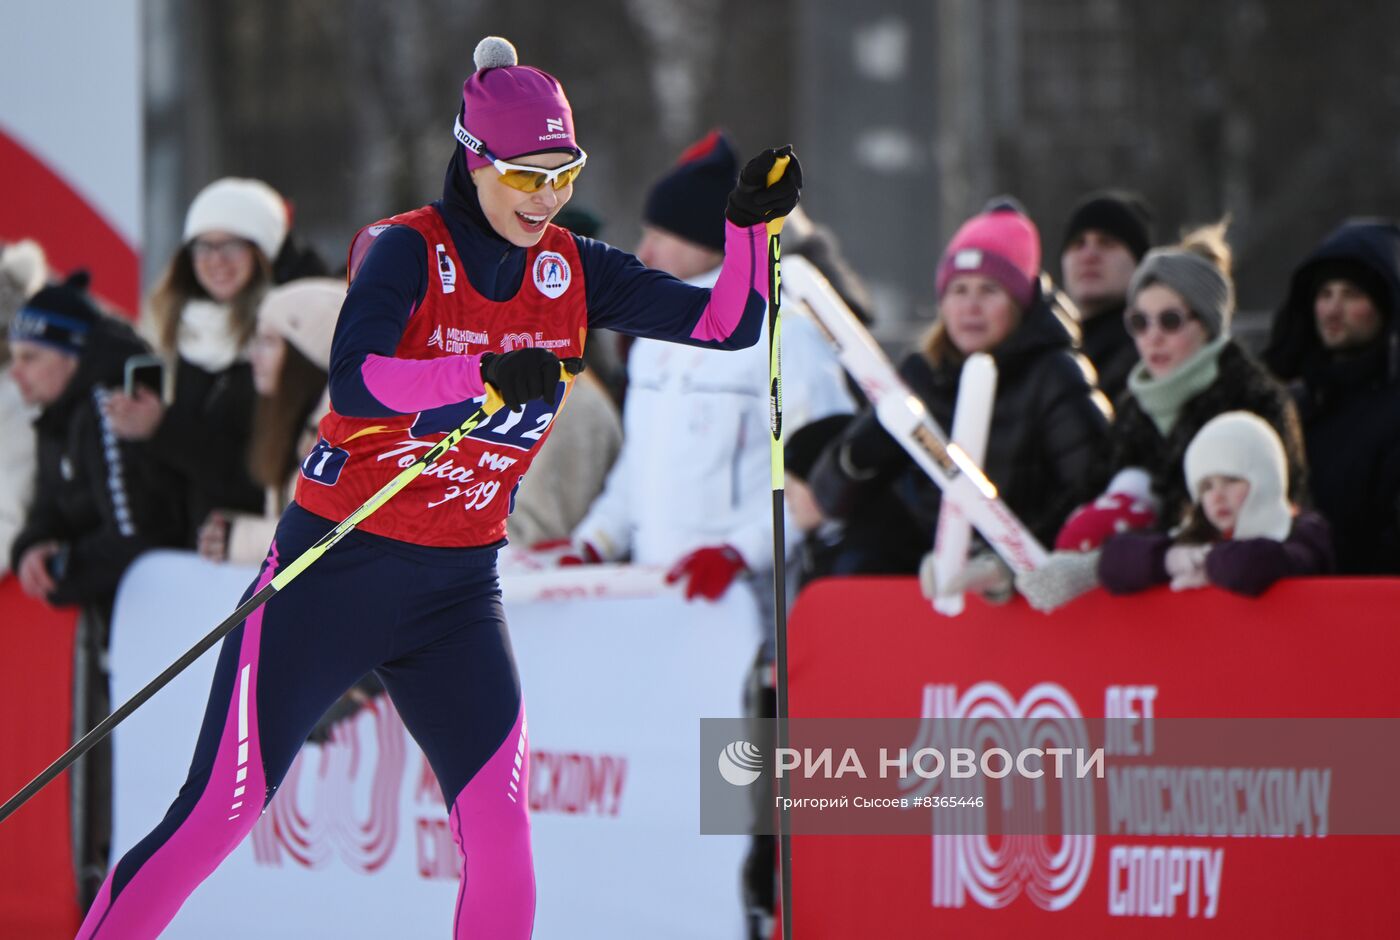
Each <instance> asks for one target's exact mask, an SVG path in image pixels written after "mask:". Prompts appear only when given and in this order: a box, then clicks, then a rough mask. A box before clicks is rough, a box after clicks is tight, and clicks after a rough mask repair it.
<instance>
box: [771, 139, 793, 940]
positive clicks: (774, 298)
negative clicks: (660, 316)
mask: <svg viewBox="0 0 1400 940" xmlns="http://www.w3.org/2000/svg"><path fill="white" fill-rule="evenodd" d="M791 160H792V158H791V157H788V156H780V157H778V158H777V159H776V160H774V161H773V167H772V169H770V170H769V171H768V185H769V186H772V185H773V184H775V183H777V182H778V180H780V179H782V178H783V173H784V172H785V171H786V170H787V165H788V163H789V162H791ZM785 221H787V216H780V217H778V218H776V219H773V220H772V221H771V222H769V223H768V426H769V430H770V431H771V432H772V442H771V451H770V455H771V456H770V458H769V466H770V469H771V471H772V477H773V616H774V625H775V628H776V640H777V657H778V663H777V666H778V670H777V672H778V674H777V677H776V679H775V684H776V685H777V693H778V695H777V698H778V747H779V748H782V749H783V750H784V751H785V750H786V749H787V746H788V731H787V720H788V649H787V537H786V532H785V531H784V527H783V476H784V469H783V356H782V333H783V314H782V304H781V290H782V283H783V275H782V256H783V249H782V240H781V238H780V237H779V236H780V235H781V234H782V231H783V223H784V222H785ZM778 787H779V793H780V795H781V796H782V809H781V811H780V813H779V823H778V865H779V867H780V869H781V875H780V884H779V889H778V901H779V905H780V906H781V908H782V912H783V940H792V832H791V829H792V813H791V812H790V811H789V810H788V807H789V806H791V805H792V800H791V797H792V784H791V783H790V782H789V780H788V778H787V775H786V774H784V775H783V776H782V777H780V778H779V784H778Z"/></svg>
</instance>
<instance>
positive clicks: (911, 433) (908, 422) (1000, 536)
mask: <svg viewBox="0 0 1400 940" xmlns="http://www.w3.org/2000/svg"><path fill="white" fill-rule="evenodd" d="M782 289H783V302H784V304H788V303H791V304H792V305H793V306H794V307H801V308H802V309H804V310H806V312H807V314H808V315H809V316H810V317H811V318H812V322H814V323H815V324H817V326H818V328H819V329H820V330H821V331H822V333H823V334H824V335H825V336H826V338H827V340H828V341H829V342H830V343H831V345H832V347H833V348H834V349H835V350H836V355H837V357H838V358H839V359H840V360H841V365H842V366H843V367H844V368H845V369H846V371H847V372H849V373H850V375H851V377H852V378H853V379H855V381H856V383H857V384H858V385H859V386H860V387H861V390H862V391H864V392H865V396H866V397H867V398H868V399H870V402H871V404H872V405H873V406H874V408H875V415H876V417H878V418H879V420H880V423H881V424H882V425H884V427H885V430H886V431H888V432H889V434H890V436H891V437H893V438H894V439H895V440H896V441H899V443H900V445H901V446H903V448H904V449H905V450H906V451H908V452H909V456H911V457H913V458H914V462H915V463H917V464H918V465H919V467H920V468H921V469H922V470H923V471H924V472H925V473H927V474H928V475H929V477H930V478H931V479H932V480H933V482H934V483H936V484H937V485H938V488H939V489H941V490H942V491H943V498H944V500H946V501H949V502H952V503H953V504H954V505H956V506H957V507H958V508H959V509H960V510H961V511H962V512H963V514H964V515H965V516H966V517H967V520H968V521H969V522H971V523H972V525H973V526H974V527H975V528H976V529H977V531H978V532H981V533H982V537H983V538H985V539H986V540H987V541H988V543H990V544H991V546H992V548H993V549H995V550H996V553H997V554H998V555H1000V556H1001V558H1002V560H1003V561H1005V562H1006V563H1007V565H1009V566H1010V568H1011V570H1012V571H1014V572H1017V573H1020V572H1023V571H1032V570H1034V569H1035V568H1038V567H1040V565H1042V564H1043V563H1044V562H1045V558H1046V553H1045V549H1044V547H1042V546H1041V544H1040V543H1039V542H1038V541H1036V538H1035V536H1033V535H1032V534H1031V533H1030V531H1029V530H1028V529H1027V528H1026V527H1025V525H1024V524H1023V523H1022V522H1021V520H1020V519H1018V518H1017V517H1016V514H1015V513H1014V512H1012V511H1011V509H1010V508H1009V507H1008V506H1007V505H1006V504H1005V503H1004V502H1002V500H1001V498H1000V496H998V494H997V488H996V485H995V484H994V483H992V481H991V480H989V479H987V475H986V474H985V473H983V472H982V469H981V468H980V467H978V466H977V464H976V463H975V462H974V461H973V460H972V459H971V458H970V457H968V456H967V454H965V453H964V452H963V450H962V448H960V447H958V446H957V445H956V444H950V443H949V441H948V436H947V435H946V434H944V433H943V429H942V428H940V427H939V426H938V423H937V422H936V421H934V420H933V418H932V417H931V416H930V415H929V413H928V409H927V408H925V407H924V403H923V402H922V401H921V400H920V399H919V397H918V396H917V395H915V394H914V393H913V392H911V391H910V390H909V387H908V386H906V385H905V384H904V381H903V380H902V379H900V377H899V374H898V373H897V372H895V369H894V366H893V365H892V364H891V363H890V360H889V359H888V357H886V356H885V354H884V352H883V351H882V350H881V349H880V347H879V346H878V345H877V344H876V343H875V340H874V338H873V337H871V335H870V333H869V331H867V330H866V329H865V327H864V326H862V325H861V322H860V321H859V320H858V319H856V316H855V314H853V313H852V312H851V310H850V308H849V307H847V306H846V304H845V303H844V302H843V301H842V300H841V297H840V295H839V294H837V293H836V291H835V290H834V289H833V288H832V287H831V285H830V284H829V283H828V282H827V280H826V278H825V277H823V276H822V275H821V272H819V271H817V269H816V268H815V267H813V266H812V265H811V263H810V262H808V261H806V260H805V259H804V258H802V257H801V256H797V255H793V256H790V257H787V258H784V259H783V286H782Z"/></svg>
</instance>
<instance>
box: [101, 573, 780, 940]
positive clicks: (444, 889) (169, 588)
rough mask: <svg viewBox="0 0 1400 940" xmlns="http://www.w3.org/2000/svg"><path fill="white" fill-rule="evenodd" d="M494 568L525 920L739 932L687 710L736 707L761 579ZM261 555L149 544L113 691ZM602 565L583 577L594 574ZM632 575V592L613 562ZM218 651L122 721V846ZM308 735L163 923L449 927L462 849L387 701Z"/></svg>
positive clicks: (183, 749) (123, 603)
mask: <svg viewBox="0 0 1400 940" xmlns="http://www.w3.org/2000/svg"><path fill="white" fill-rule="evenodd" d="M609 567H610V566H599V567H598V568H596V569H591V574H589V575H584V574H572V573H571V574H569V575H568V576H567V578H569V579H572V580H571V581H570V582H569V583H570V584H571V585H572V586H573V587H572V588H571V589H570V591H568V592H564V593H566V594H572V595H578V596H585V595H586V596H588V597H589V598H590V599H588V600H580V601H537V602H527V603H518V602H512V600H511V598H512V595H516V596H521V595H524V596H559V592H558V591H557V587H558V585H552V586H550V587H549V588H548V589H545V590H534V589H532V588H531V587H530V583H529V580H528V579H529V577H530V576H529V575H522V576H519V577H512V578H507V579H505V580H504V589H505V596H506V609H507V616H508V618H509V620H510V628H511V640H512V643H513V644H514V648H515V654H516V658H517V660H518V663H519V667H520V672H521V676H522V680H523V682H524V685H525V696H526V702H527V708H528V712H529V720H530V746H531V759H532V763H531V767H530V791H531V792H530V801H531V809H532V816H531V819H532V824H533V833H534V849H535V867H536V879H537V883H538V907H537V914H536V923H535V934H534V935H535V937H537V938H540V940H551V938H557V937H567V938H575V940H588V938H594V937H597V938H608V940H615V938H617V937H643V936H654V937H666V938H695V940H702V938H703V940H715V938H726V937H739V936H742V930H741V921H740V914H739V900H738V899H739V890H738V881H739V868H740V864H741V860H742V857H743V853H744V851H745V848H746V844H745V840H744V839H743V838H741V837H731V836H725V837H716V836H704V837H702V836H700V835H699V781H700V770H699V766H698V761H699V759H700V756H699V748H698V743H699V724H698V722H699V719H700V718H702V717H706V718H708V717H726V716H729V717H732V716H737V715H739V714H740V706H739V698H740V690H741V685H742V680H743V677H744V674H745V671H746V669H747V667H748V664H749V662H750V660H751V658H752V656H753V654H754V651H755V649H756V645H757V636H758V626H757V620H758V611H757V608H756V607H755V603H754V599H753V595H752V594H751V593H749V592H747V591H744V590H733V591H730V592H729V594H728V595H727V596H726V597H725V598H724V600H723V601H721V602H720V603H718V604H709V603H687V602H685V601H684V600H683V599H682V598H681V597H680V595H679V594H678V593H675V592H673V591H667V590H662V589H660V588H659V587H658V589H657V590H656V591H655V592H654V595H655V596H651V597H637V596H635V595H636V594H638V593H643V592H642V591H641V590H640V589H639V579H638V578H637V576H636V572H626V571H619V570H609ZM253 574H254V572H253V571H252V570H251V569H248V568H229V567H227V566H221V565H212V564H209V563H208V562H205V561H203V560H202V559H200V558H198V557H197V556H194V555H191V554H186V553H175V552H161V553H154V554H150V555H147V556H145V557H143V558H142V559H141V560H140V561H139V562H138V563H137V564H136V565H134V566H133V567H132V569H131V570H130V571H129V572H128V574H127V576H126V579H125V580H124V581H123V583H122V588H121V592H120V594H119V596H118V599H117V610H116V615H115V619H114V623H113V631H112V633H113V637H112V661H111V664H112V686H113V689H112V691H113V701H114V702H121V701H125V700H126V699H127V698H128V697H130V696H131V695H132V694H133V693H135V692H136V691H137V690H138V689H139V688H140V687H141V686H142V685H144V684H145V683H146V682H148V681H149V680H150V679H151V678H152V677H154V676H155V675H156V674H157V673H158V672H159V671H160V670H161V669H163V668H164V667H166V666H167V665H169V664H170V663H171V662H172V661H173V660H174V659H175V658H176V657H178V656H179V655H180V654H181V653H182V652H184V651H185V650H186V649H188V648H189V647H190V646H192V645H193V644H194V642H195V641H196V640H198V639H199V637H201V636H203V635H204V634H205V633H206V632H208V631H209V630H210V629H212V628H213V627H214V625H215V624H217V623H218V622H219V621H220V620H222V619H223V618H224V617H225V616H227V615H228V613H229V612H230V611H231V610H233V608H234V607H235V606H236V605H237V602H238V599H239V597H240V595H241V594H242V592H243V590H244V588H245V587H246V586H247V585H248V583H249V582H250V581H251V580H252V577H253ZM590 577H591V578H593V579H596V583H595V584H593V585H592V586H591V587H590V586H588V585H587V584H585V583H584V582H586V581H587V580H588V579H589V578H590ZM609 578H614V579H617V580H618V581H619V582H620V583H623V584H625V585H626V590H625V592H624V593H626V594H628V595H629V597H627V598H626V599H616V598H615V597H610V596H609V595H610V594H613V595H615V594H616V593H617V592H616V591H611V590H610V589H609V587H608V579H609ZM216 655H217V653H216V651H213V650H211V651H210V653H209V654H207V655H206V656H204V657H202V658H201V659H200V660H199V661H198V662H197V663H195V664H194V665H193V666H191V667H190V669H188V670H187V671H186V672H185V673H184V674H182V675H181V676H180V677H178V678H177V679H175V680H174V681H173V682H172V683H171V684H170V685H169V686H167V687H166V688H165V689H164V690H163V691H162V692H161V693H160V694H159V695H157V696H156V697H155V698H154V699H152V700H151V701H150V702H149V703H147V704H146V705H145V706H143V707H142V708H141V709H140V710H138V711H137V712H136V713H135V714H134V715H132V716H131V717H130V718H129V719H127V721H126V722H125V723H123V724H122V725H121V726H120V727H119V728H118V729H117V731H116V733H115V735H116V741H115V748H116V768H115V787H116V806H115V831H114V839H113V841H114V851H115V854H114V859H115V858H116V857H119V855H120V853H122V852H125V851H126V849H128V848H129V847H130V846H131V845H132V844H133V843H134V842H135V841H137V840H138V839H140V838H141V837H142V836H144V835H145V833H146V832H147V831H148V830H149V829H150V828H151V827H152V826H154V825H155V823H156V822H157V821H158V820H159V819H160V818H161V817H162V816H163V815H164V813H165V810H166V807H167V806H168V805H169V802H170V800H171V799H173V797H174V795H175V793H176V792H177V791H178V789H179V787H180V784H181V783H182V782H183V781H184V777H185V773H186V771H187V768H188V761H189V757H190V755H191V754H192V753H193V749H194V741H195V737H196V734H197V732H198V728H199V723H200V720H201V718H202V716H203V712H204V704H205V699H206V697H207V694H208V688H209V682H210V677H211V675H212V673H213V668H214V661H215V657H216ZM381 702H382V703H381V704H380V705H378V706H376V707H375V708H373V709H369V710H367V711H364V712H361V714H360V715H359V717H357V718H356V719H355V720H354V721H353V722H352V723H350V725H349V726H347V727H345V728H344V729H342V730H341V731H338V732H337V734H336V735H335V736H334V737H333V738H332V739H331V741H330V742H328V744H327V745H326V746H325V747H321V746H317V745H307V746H306V747H304V748H303V749H302V751H301V754H300V755H299V756H298V757H297V760H296V762H295V763H294V764H293V766H292V769H291V771H290V772H289V773H288V776H287V779H286V780H285V781H284V783H283V786H282V789H281V790H280V791H279V792H278V795H277V797H276V798H275V799H274V800H273V802H272V804H271V807H270V808H269V810H268V812H267V813H266V814H265V815H264V816H263V818H262V819H261V820H260V821H259V823H258V825H257V827H256V828H255V829H254V830H253V835H252V836H251V837H250V838H248V839H247V840H245V841H244V843H243V844H242V845H241V846H239V847H238V849H237V850H235V851H234V853H233V855H231V856H230V857H229V859H228V860H227V861H226V862H225V863H224V865H223V866H222V867H221V868H220V869H219V870H218V871H217V872H215V873H214V875H213V876H212V877H211V878H210V879H209V880H208V881H206V882H205V883H204V884H203V885H202V886H201V887H200V888H199V889H198V890H196V891H195V893H194V894H193V895H192V896H191V897H190V899H189V901H187V902H186V904H185V906H184V908H183V909H182V910H181V911H180V913H179V915H178V916H177V917H176V918H175V920H174V921H173V922H172V924H171V926H170V928H169V930H168V931H167V932H166V933H165V934H163V935H162V936H163V937H167V938H175V940H178V938H191V940H193V938H199V940H209V938H221V937H233V936H239V937H263V938H282V937H285V938H298V940H302V938H307V937H331V936H335V937H347V938H355V937H373V938H378V937H385V938H388V937H394V938H399V937H415V938H417V937H447V936H450V934H451V920H452V915H453V907H454V903H455V897H456V891H457V882H456V880H455V879H456V874H455V868H456V848H455V846H454V845H453V843H452V837H451V835H450V833H449V831H448V828H447V815H446V812H445V810H444V808H443V806H442V799H441V795H440V793H439V791H438V788H437V782H436V780H435V779H434V778H433V776H432V772H431V771H430V770H429V769H428V766H427V763H426V761H425V760H424V759H423V757H422V754H421V752H420V751H419V750H418V749H417V747H416V746H415V745H414V744H413V741H412V739H411V738H410V737H409V736H408V734H407V732H406V731H405V730H404V729H403V725H402V724H401V723H400V722H399V720H398V717H397V715H396V714H395V713H394V712H393V707H392V705H391V704H389V703H388V701H387V700H381Z"/></svg>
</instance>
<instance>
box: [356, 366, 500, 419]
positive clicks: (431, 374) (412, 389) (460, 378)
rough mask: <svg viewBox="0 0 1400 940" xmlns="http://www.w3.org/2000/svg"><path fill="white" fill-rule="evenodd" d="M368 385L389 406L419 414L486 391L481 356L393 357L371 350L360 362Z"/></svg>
mask: <svg viewBox="0 0 1400 940" xmlns="http://www.w3.org/2000/svg"><path fill="white" fill-rule="evenodd" d="M360 376H361V378H363V380H364V383H365V388H366V389H367V390H368V391H369V393H370V394H371V395H373V396H374V397H375V398H376V399H378V401H379V402H380V403H381V404H383V405H384V406H385V407H387V408H392V409H393V410H394V411H397V412H398V413H400V414H415V413H417V412H419V411H427V410H428V409H430V408H440V407H442V406H443V405H455V404H457V403H458V402H462V401H466V400H467V399H469V398H477V397H479V396H481V395H484V394H486V383H485V382H484V381H482V378H481V357H480V356H479V355H478V356H449V357H444V358H441V359H393V358H390V357H388V356H378V355H375V354H373V353H371V354H370V355H368V356H365V360H364V362H363V363H362V364H361V365H360Z"/></svg>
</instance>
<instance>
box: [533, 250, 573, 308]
mask: <svg viewBox="0 0 1400 940" xmlns="http://www.w3.org/2000/svg"><path fill="white" fill-rule="evenodd" d="M534 276H535V286H536V287H538V288H539V289H540V293H541V294H544V295H545V296H546V297H548V298H550V299H553V298H555V297H558V296H559V295H560V294H562V293H564V291H566V290H568V289H569V279H570V278H571V277H572V276H573V273H572V272H571V271H570V270H569V262H568V261H566V260H564V256H563V255H561V254H559V252H557V251H542V252H540V253H539V254H538V255H536V256H535V266H534Z"/></svg>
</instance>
